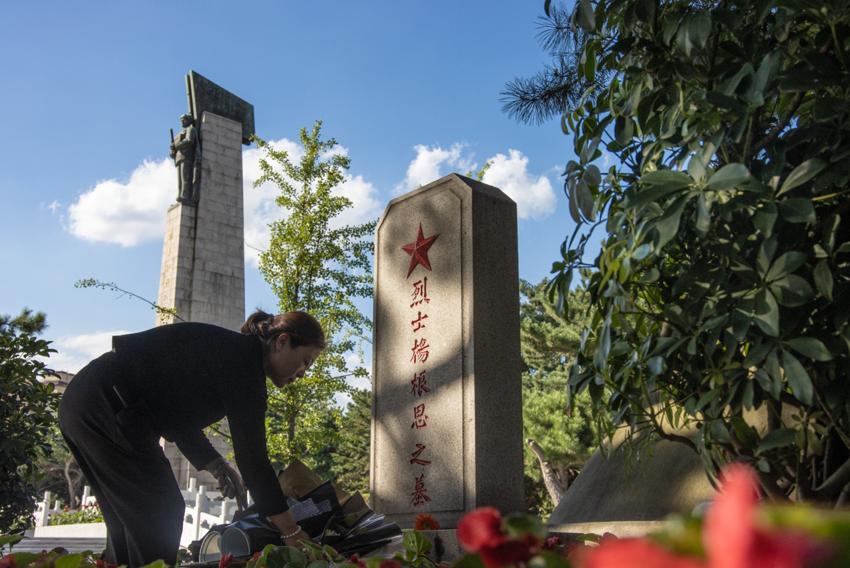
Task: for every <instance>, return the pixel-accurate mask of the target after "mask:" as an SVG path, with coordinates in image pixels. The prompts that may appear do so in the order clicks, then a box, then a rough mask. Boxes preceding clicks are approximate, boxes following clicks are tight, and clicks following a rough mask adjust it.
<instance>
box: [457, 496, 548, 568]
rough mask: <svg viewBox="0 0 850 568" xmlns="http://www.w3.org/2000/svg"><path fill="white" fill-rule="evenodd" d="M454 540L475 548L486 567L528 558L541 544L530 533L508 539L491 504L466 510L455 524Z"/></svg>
mask: <svg viewBox="0 0 850 568" xmlns="http://www.w3.org/2000/svg"><path fill="white" fill-rule="evenodd" d="M457 540H458V542H460V545H461V546H462V547H463V548H464V549H465V550H467V551H468V552H478V553H479V554H480V555H481V561H482V562H484V564H485V565H486V566H488V567H489V568H501V567H502V566H506V565H511V564H517V563H519V562H528V561H529V560H531V558H532V557H533V556H534V555H535V554H537V553H538V552H540V549H541V548H542V545H541V544H540V540H539V539H538V538H537V537H536V536H534V535H531V534H527V535H525V536H523V537H522V538H521V539H517V538H511V539H509V538H508V537H507V535H506V534H505V531H503V530H502V516H501V515H500V514H499V511H497V510H496V509H493V508H492V507H483V508H481V509H476V510H475V511H472V512H471V513H467V515H466V516H465V517H463V518H462V519H461V520H460V523H458V525H457Z"/></svg>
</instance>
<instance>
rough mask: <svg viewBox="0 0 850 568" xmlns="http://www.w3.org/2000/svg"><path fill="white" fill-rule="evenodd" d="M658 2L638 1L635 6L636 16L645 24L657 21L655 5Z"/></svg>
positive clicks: (651, 0)
mask: <svg viewBox="0 0 850 568" xmlns="http://www.w3.org/2000/svg"><path fill="white" fill-rule="evenodd" d="M656 3H657V0H638V1H637V3H636V4H635V15H636V16H637V18H638V20H640V21H641V22H643V23H644V24H649V23H651V22H652V21H653V20H655V5H656Z"/></svg>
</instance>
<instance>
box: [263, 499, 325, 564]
mask: <svg viewBox="0 0 850 568" xmlns="http://www.w3.org/2000/svg"><path fill="white" fill-rule="evenodd" d="M268 519H269V521H270V522H271V523H272V524H273V525H274V526H275V527H276V528H277V530H279V531H280V534H281V535H286V536H287V538H283V539H282V540H283V544H285V545H286V546H291V547H292V548H296V549H298V550H300V551H301V552H303V553H304V554H306V555H307V558H309V559H310V562H313V561H314V560H316V559H315V558H313V556H312V555H311V554H310V553H309V552H308V551H307V548H306V547H305V546H304V545H303V544H301V543H300V542H299V541H302V540H306V541H307V542H311V543H313V544H315V545H316V546H320V545H319V543H318V542H316V541H315V540H313V539H312V538H310V537H309V536H308V535H307V533H305V532H304V530H303V529H301V527H300V526H299V525H298V524H297V523H296V522H295V517H293V516H292V512H291V511H284V512H283V513H280V514H277V515H272V516H271V517H269V518H268Z"/></svg>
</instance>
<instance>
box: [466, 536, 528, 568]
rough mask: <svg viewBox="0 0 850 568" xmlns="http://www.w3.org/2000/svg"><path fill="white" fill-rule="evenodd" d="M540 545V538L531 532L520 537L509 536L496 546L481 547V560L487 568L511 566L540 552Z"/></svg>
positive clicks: (525, 560)
mask: <svg viewBox="0 0 850 568" xmlns="http://www.w3.org/2000/svg"><path fill="white" fill-rule="evenodd" d="M540 547H541V546H540V540H538V539H537V537H536V536H534V535H533V534H527V535H525V536H523V537H522V539H516V538H511V539H508V540H506V541H505V542H503V543H501V544H498V545H496V546H493V547H486V548H482V549H481V552H480V554H481V561H482V562H484V565H485V566H488V567H489V568H501V567H502V566H512V565H515V564H519V563H520V562H528V561H529V560H531V557H532V556H534V555H535V554H537V553H538V552H540Z"/></svg>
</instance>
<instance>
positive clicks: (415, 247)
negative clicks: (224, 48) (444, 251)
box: [401, 223, 440, 507]
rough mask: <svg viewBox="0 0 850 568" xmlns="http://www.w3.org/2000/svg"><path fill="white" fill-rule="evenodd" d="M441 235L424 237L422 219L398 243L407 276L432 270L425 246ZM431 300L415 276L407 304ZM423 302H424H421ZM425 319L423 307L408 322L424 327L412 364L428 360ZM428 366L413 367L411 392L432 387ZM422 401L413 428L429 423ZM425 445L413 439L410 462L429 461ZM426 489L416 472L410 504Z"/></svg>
mask: <svg viewBox="0 0 850 568" xmlns="http://www.w3.org/2000/svg"><path fill="white" fill-rule="evenodd" d="M439 236H440V235H433V236H430V237H428V238H427V239H426V238H424V236H423V234H422V223H419V230H418V231H417V233H416V240H414V241H413V242H412V243H410V244H408V245H405V246H403V247H401V249H402V250H403V251H404V252H406V253H407V254H409V255H410V266H409V267H408V270H407V277H408V278H410V275H411V274H413V271H414V270H415V269H416V267H417V266H418V265H422V267H423V268H426V269H428V270H432V268H431V262H430V260H429V259H428V250H429V249H430V248H431V245H433V244H434V241H436V240H437V237H439ZM430 303H431V299H430V298H429V297H428V277H427V276H423V277H422V279H421V280H418V281H416V282H414V283H413V292H412V293H411V304H410V308H411V309H413V308H417V307H421V308H426V309H427V307H428V305H429V304H430ZM423 304H424V305H423ZM427 319H428V314H427V312H426V313H424V314H423V312H422V309H417V310H416V318H415V319H414V320H412V321H411V322H410V325H411V326H413V333H414V334H416V333H417V332H419V331H423V334H422V335H423V336H422V338H417V337H416V336H415V335H414V337H413V349H411V351H413V356H412V357H411V358H410V362H411V363H413V364H414V365H415V364H417V363H421V364H423V365H424V364H425V363H426V362H427V361H428V355H429V353H430V351H428V350H429V349H430V347H429V346H428V343H427V340H426V339H425V337H424V330H425V320H427ZM427 372H428V371H427V369H422V372H421V373H417V372H416V371H415V370H414V372H413V380H412V381H411V384H412V385H413V389H412V390H411V391H410V393H411V394H412V395H413V396H414V397H421V396H422V395H423V394H426V393H430V392H431V389H429V388H428V387H427V386H425V385H426V384H427V380H426V379H425V376H426V374H427ZM425 405H426V403H425V402H422V403H421V404H418V405H415V406H414V407H413V424H411V425H410V427H411V428H415V429H417V430H421V429H423V428H425V427H427V426H428V415H427V414H425ZM426 449H427V446H426V445H425V444H420V443H418V442H417V443H416V451H414V452H413V453H412V454H411V455H412V456H413V459H412V460H410V463H411V464H416V465H420V466H423V467H424V466H428V465H431V462H430V461H424V460H422V459H419V456H420V455H421V454H422V452H424V451H425V450H426ZM427 491H428V490H427V489H426V488H425V474H424V473H422V474H421V475H419V476H416V477H414V491H413V493H411V495H412V496H413V498H412V499H411V500H410V502H411V503H412V504H413V506H415V507H418V506H420V505H424V504H425V503H426V502H427V501H430V500H431V498H430V497H428V495H427Z"/></svg>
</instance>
